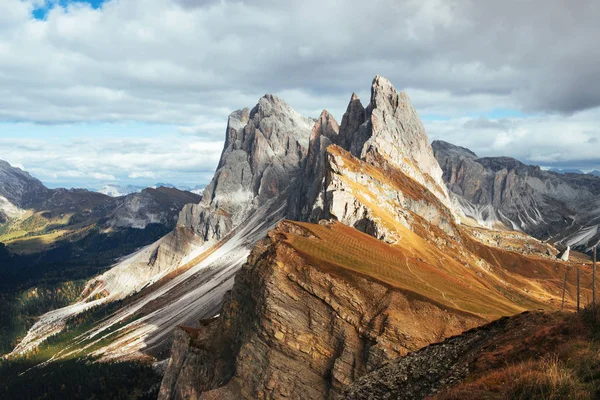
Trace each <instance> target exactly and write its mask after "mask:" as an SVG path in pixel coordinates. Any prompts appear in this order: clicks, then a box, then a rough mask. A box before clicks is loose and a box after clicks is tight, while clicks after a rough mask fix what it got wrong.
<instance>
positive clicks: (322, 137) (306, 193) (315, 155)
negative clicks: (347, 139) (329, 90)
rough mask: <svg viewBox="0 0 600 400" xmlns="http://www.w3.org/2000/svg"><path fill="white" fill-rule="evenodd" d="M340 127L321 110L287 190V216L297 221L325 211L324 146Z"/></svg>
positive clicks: (335, 137)
mask: <svg viewBox="0 0 600 400" xmlns="http://www.w3.org/2000/svg"><path fill="white" fill-rule="evenodd" d="M339 130H340V128H339V126H338V124H337V121H336V120H335V118H333V116H332V115H331V114H329V112H327V111H326V110H323V112H322V113H321V115H320V116H319V119H317V122H316V123H315V126H314V127H313V131H312V133H311V136H310V142H309V148H308V155H307V157H306V160H305V161H304V165H303V168H301V169H300V171H299V173H298V177H297V179H296V182H297V184H296V185H295V187H294V188H293V189H292V190H291V191H290V196H289V199H288V203H289V206H288V212H287V217H288V218H290V219H295V220H299V221H313V220H318V219H319V218H321V217H322V216H323V214H324V211H323V207H324V203H325V191H324V189H323V188H324V186H325V180H326V178H327V176H326V173H327V159H326V151H327V147H329V145H331V144H332V143H333V142H334V141H336V139H337V136H338V133H339Z"/></svg>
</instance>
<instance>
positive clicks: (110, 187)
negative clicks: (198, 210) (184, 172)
mask: <svg viewBox="0 0 600 400" xmlns="http://www.w3.org/2000/svg"><path fill="white" fill-rule="evenodd" d="M148 187H150V188H153V189H157V188H160V187H166V188H172V189H178V190H182V191H186V192H191V193H194V194H198V195H201V194H202V192H203V191H204V188H205V187H206V185H196V186H194V187H190V186H176V185H172V184H170V183H162V182H161V183H157V184H155V185H151V186H148ZM144 189H146V187H144V186H136V185H117V184H114V183H109V184H107V185H104V186H102V187H101V188H100V189H98V193H102V194H105V195H107V196H111V197H122V196H127V195H128V194H132V193H139V192H141V191H142V190H144Z"/></svg>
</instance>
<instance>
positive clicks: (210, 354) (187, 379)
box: [159, 222, 482, 399]
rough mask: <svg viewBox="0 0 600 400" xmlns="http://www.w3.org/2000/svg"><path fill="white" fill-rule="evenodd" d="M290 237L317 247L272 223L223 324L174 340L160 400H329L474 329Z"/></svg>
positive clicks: (464, 316)
mask: <svg viewBox="0 0 600 400" xmlns="http://www.w3.org/2000/svg"><path fill="white" fill-rule="evenodd" d="M291 237H302V238H306V239H308V240H311V238H315V236H314V235H313V233H311V232H310V231H309V230H306V229H304V228H302V227H301V226H300V225H297V224H294V223H289V222H282V223H280V224H279V225H278V228H277V229H276V230H274V231H272V232H270V233H269V235H268V237H267V238H266V239H265V240H263V241H261V242H259V243H258V244H257V245H256V247H255V248H254V249H253V251H252V253H251V255H250V256H249V258H248V262H247V263H246V264H245V266H244V267H243V268H242V270H241V271H240V272H239V273H238V275H237V276H236V281H235V285H234V288H233V290H232V292H231V293H230V294H229V295H228V297H227V299H226V302H225V305H224V307H223V311H222V313H221V316H220V317H219V318H216V319H214V320H212V321H209V322H206V323H203V324H202V326H200V328H198V330H189V329H186V330H180V331H178V333H177V341H176V342H175V343H174V348H173V356H172V358H171V360H170V362H169V367H168V368H167V372H166V374H165V378H164V380H163V385H162V388H161V396H160V397H159V398H161V399H184V398H200V399H213V398H215V399H217V398H218V399H241V398H246V399H275V398H291V399H324V398H334V397H335V396H336V395H337V394H340V393H341V390H342V388H343V387H345V386H346V385H348V384H350V383H351V382H353V381H354V380H355V379H357V378H358V377H359V376H361V375H364V374H365V373H367V372H368V371H370V370H373V369H374V368H376V367H377V366H379V365H381V364H382V363H383V362H385V361H389V360H392V359H395V358H396V357H398V356H399V355H404V354H407V353H408V352H409V351H410V350H412V349H417V348H420V347H422V346H423V345H425V344H427V343H429V342H431V341H436V340H438V339H439V338H442V337H445V336H447V335H451V334H453V333H458V332H461V331H462V330H464V329H465V328H468V327H472V326H475V325H477V324H479V323H480V322H481V321H482V319H481V318H480V317H478V316H475V315H472V314H470V313H467V312H459V311H456V310H450V309H448V308H446V307H444V306H441V305H440V304H437V303H435V302H431V301H429V300H427V299H426V298H423V297H421V296H418V295H415V294H411V293H409V292H405V291H402V290H399V289H397V288H394V287H391V286H389V285H387V284H385V283H383V282H381V281H378V280H375V279H368V278H367V277H366V276H362V275H361V274H356V273H352V272H351V271H350V270H345V269H344V268H339V267H338V268H333V267H329V268H328V267H325V264H323V263H322V262H319V261H318V260H314V261H311V260H312V259H311V258H310V257H309V256H308V255H306V254H303V253H302V252H300V251H298V250H297V249H295V248H294V247H293V246H292V245H290V244H289V243H288V241H287V240H286V239H287V238H291ZM290 240H291V239H290ZM416 314H420V315H425V314H426V315H427V316H428V321H429V323H428V327H427V329H424V327H423V326H422V325H421V324H420V323H418V321H416V320H415V319H414V317H413V316H414V315H416Z"/></svg>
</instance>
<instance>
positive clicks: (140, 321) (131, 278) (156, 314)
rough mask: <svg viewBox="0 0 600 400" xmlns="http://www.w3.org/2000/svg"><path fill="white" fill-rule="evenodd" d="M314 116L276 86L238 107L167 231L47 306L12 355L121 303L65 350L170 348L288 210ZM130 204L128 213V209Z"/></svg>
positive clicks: (152, 351) (216, 302)
mask: <svg viewBox="0 0 600 400" xmlns="http://www.w3.org/2000/svg"><path fill="white" fill-rule="evenodd" d="M313 125H314V121H313V120H311V119H308V118H304V117H302V116H300V115H299V114H298V113H297V112H295V111H294V110H293V109H292V108H291V107H290V106H289V105H287V104H286V103H285V102H283V101H282V100H280V99H278V98H277V97H275V96H272V95H266V96H264V97H263V98H261V99H260V100H259V102H258V104H257V105H256V106H255V107H254V108H253V109H252V110H250V109H244V110H239V111H235V112H233V113H232V114H231V115H230V117H229V121H228V127H227V138H226V141H225V146H224V150H223V153H222V156H221V161H220V162H219V165H218V168H217V171H216V173H215V177H214V178H213V180H212V182H211V183H210V184H209V185H208V186H207V187H206V188H205V191H204V195H203V198H202V201H201V202H200V203H199V204H188V205H186V206H185V207H184V208H183V210H182V211H181V213H180V214H179V219H178V223H177V227H176V229H174V230H173V231H172V232H170V233H169V234H167V235H166V236H165V237H163V238H161V239H160V240H158V241H157V242H155V243H153V244H152V245H150V246H148V247H146V248H144V249H141V250H140V251H138V252H137V253H135V254H133V255H131V256H130V257H128V258H127V259H125V260H123V261H121V262H120V263H118V264H117V265H115V266H114V267H113V268H112V269H111V270H109V271H107V272H106V273H104V274H102V275H100V276H98V277H96V278H94V279H92V280H90V281H89V282H88V284H87V288H86V290H85V291H84V293H83V295H82V299H81V300H80V301H79V302H77V303H75V304H73V305H72V306H70V307H67V308H65V309H60V310H56V311H55V312H53V313H49V314H47V315H44V316H42V318H41V319H40V320H39V321H38V323H37V324H36V325H35V326H34V327H33V328H32V329H31V330H30V332H29V334H28V335H27V337H26V338H25V339H24V340H23V341H22V342H21V343H20V345H19V346H18V347H17V348H16V349H15V351H14V352H13V355H16V354H24V353H27V352H29V351H31V350H33V349H35V348H36V347H37V346H38V345H39V344H40V343H41V342H43V341H44V340H45V339H46V338H47V337H49V336H50V335H55V334H58V333H59V332H61V331H62V330H64V328H65V327H67V326H68V321H69V320H72V319H74V318H76V316H77V315H78V314H81V313H84V312H89V310H92V309H93V308H95V307H96V308H97V307H111V306H110V304H117V306H115V309H114V311H113V312H112V313H111V315H110V317H109V318H105V319H104V320H102V321H98V322H97V323H94V324H93V325H92V326H89V327H87V330H86V331H84V332H83V333H82V334H81V335H79V336H78V337H77V338H76V339H75V341H69V343H68V344H66V345H65V346H64V347H65V348H66V347H68V348H72V349H73V350H74V352H72V351H70V350H69V351H65V352H64V354H63V356H72V355H74V354H77V355H85V354H87V353H89V351H92V350H93V352H94V354H95V355H99V356H104V358H105V359H108V358H113V357H114V358H123V357H145V356H147V355H151V356H158V357H159V358H161V357H162V358H164V357H165V355H164V352H165V351H166V350H168V348H169V345H170V341H171V339H172V330H173V329H174V327H175V326H176V325H177V324H182V323H187V324H192V323H193V322H194V321H197V320H198V319H200V318H207V317H211V316H213V315H215V314H216V313H217V312H218V310H219V309H220V307H221V305H222V298H223V295H224V293H225V292H226V291H227V290H229V289H231V287H232V285H233V275H234V274H235V272H236V271H237V270H238V269H239V268H240V267H241V265H242V264H243V263H244V262H245V260H246V257H247V256H248V254H249V252H250V250H251V248H252V246H253V245H254V244H255V243H256V242H257V241H258V240H259V239H260V238H262V237H264V235H265V234H266V232H267V231H268V230H269V229H270V228H272V227H273V226H274V224H275V223H276V222H277V221H278V220H279V219H281V218H283V216H284V215H285V209H286V200H287V192H286V190H287V189H288V187H289V186H290V185H291V184H292V181H293V178H294V177H295V175H296V173H297V172H298V169H299V168H300V166H301V164H302V162H303V160H304V158H305V157H306V154H307V150H308V141H309V137H310V132H311V129H312V126H313ZM162 189H164V188H161V189H159V190H162ZM134 208H135V207H134ZM123 214H124V215H125V217H123V216H122V215H121V214H119V215H118V216H119V218H120V219H126V220H127V218H128V216H129V214H130V213H129V212H123ZM116 216H117V215H116ZM116 216H115V217H116ZM119 302H123V303H122V304H120V303H119ZM116 327H118V328H119V329H118V330H115V329H116ZM98 343H102V345H101V346H98Z"/></svg>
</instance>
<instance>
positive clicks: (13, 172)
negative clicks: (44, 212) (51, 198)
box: [0, 160, 50, 209]
mask: <svg viewBox="0 0 600 400" xmlns="http://www.w3.org/2000/svg"><path fill="white" fill-rule="evenodd" d="M49 192H50V190H49V189H47V188H46V187H45V186H44V185H43V184H42V182H40V181H39V180H37V179H35V178H34V177H32V176H31V175H29V173H27V172H25V171H23V170H21V169H20V168H16V167H12V166H11V165H10V164H9V163H7V162H6V161H2V160H0V198H5V199H6V200H7V201H8V202H9V203H11V204H12V205H13V206H15V207H18V208H21V209H27V208H30V207H32V206H34V205H36V204H39V203H40V202H41V201H43V200H44V199H45V198H46V197H47V196H48V194H49Z"/></svg>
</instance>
